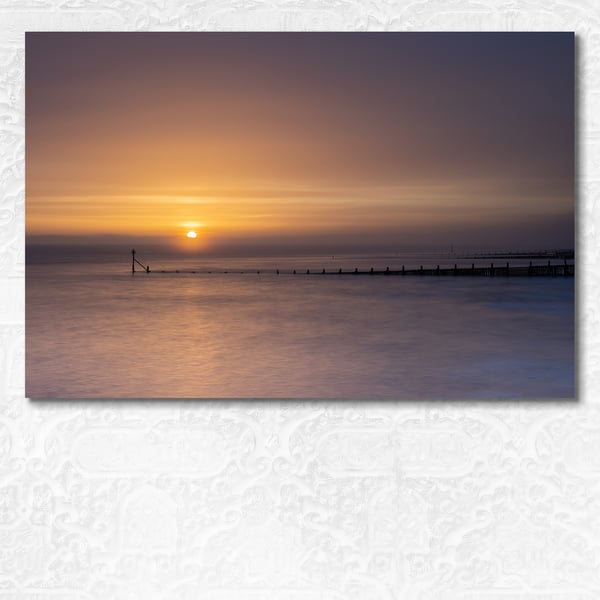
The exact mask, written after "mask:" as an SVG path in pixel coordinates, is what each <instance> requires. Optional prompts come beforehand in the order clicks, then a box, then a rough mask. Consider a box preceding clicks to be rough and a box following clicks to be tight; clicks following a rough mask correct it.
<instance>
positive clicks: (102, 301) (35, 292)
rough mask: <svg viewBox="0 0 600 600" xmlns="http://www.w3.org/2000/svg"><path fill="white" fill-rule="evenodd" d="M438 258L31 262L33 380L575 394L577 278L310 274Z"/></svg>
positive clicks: (115, 394)
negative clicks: (133, 267)
mask: <svg viewBox="0 0 600 600" xmlns="http://www.w3.org/2000/svg"><path fill="white" fill-rule="evenodd" d="M425 258H428V259H430V260H426V261H425V262H423V261H424V260H425ZM431 259H432V257H413V260H412V262H411V260H406V258H405V257H402V258H400V257H393V258H390V257H387V258H381V259H379V260H376V259H373V258H371V259H358V258H352V259H342V260H341V259H339V258H335V259H333V258H332V257H329V258H328V260H326V261H325V260H322V259H285V260H277V261H271V260H268V259H256V260H253V261H249V260H235V259H228V260H213V261H205V262H204V263H201V262H200V261H198V260H196V261H190V260H187V261H182V260H177V261H173V260H164V261H161V262H160V264H155V265H152V267H153V268H154V269H165V270H167V269H175V268H180V269H196V270H198V271H202V273H196V274H183V273H179V274H166V273H164V274H161V273H158V272H153V273H150V274H149V275H146V274H144V273H138V274H136V275H135V276H132V275H131V273H130V271H129V270H130V265H129V263H128V260H127V258H126V257H125V259H124V260H123V261H121V262H103V263H95V264H94V263H90V264H83V263H82V264H68V263H63V264H56V263H50V264H28V267H27V296H26V303H27V304H26V306H27V312H26V356H27V365H26V367H27V369H26V378H27V379H26V394H27V396H28V397H32V398H90V397H110V398H126V397H133V398H141V397H165V398H166V397H185V398H196V397H215V398H216V397H271V398H273V397H311V398H365V399H369V398H398V399H425V398H435V399H452V398H457V399H471V398H473V399H475V398H565V397H573V395H574V282H573V278H561V277H556V278H531V279H529V278H509V279H506V278H502V277H496V278H479V277H475V278H470V277H457V278H454V277H440V278H436V277H424V278H419V277H364V276H361V277H352V276H342V277H337V276H334V275H329V276H326V277H322V276H318V275H311V276H306V275H305V274H304V273H305V272H306V269H307V268H311V269H312V270H313V271H315V270H321V268H323V267H325V268H327V269H337V268H339V267H340V266H341V267H343V268H344V269H353V268H354V267H355V266H357V267H359V268H365V267H367V268H368V267H370V266H374V267H375V268H376V269H378V268H381V269H384V268H385V267H386V266H390V268H391V269H394V268H398V267H399V266H401V264H406V266H407V268H408V267H409V266H418V263H420V262H423V264H425V265H426V266H428V265H434V264H437V263H436V262H435V261H432V260H431ZM438 262H441V264H442V265H443V264H449V263H448V262H447V261H446V262H444V261H443V260H442V261H439V260H438ZM471 262H472V261H471V260H470V259H469V261H468V264H470V263H471ZM476 262H477V261H476ZM481 262H483V263H485V264H488V263H489V260H485V261H481ZM504 262H505V261H504ZM527 262H528V261H527ZM542 262H543V261H542ZM502 263H503V261H501V260H498V264H499V265H500V264H502ZM513 263H514V264H516V261H511V264H513ZM465 264H466V263H465ZM275 268H280V270H281V274H280V275H276V274H275V272H274V269H275ZM294 268H296V269H298V275H295V276H294V275H292V274H291V270H292V269H294ZM257 269H260V270H261V273H260V274H257V273H256V270H257ZM209 270H211V271H212V273H210V274H209V273H208V272H207V271H209ZM224 270H227V271H229V272H228V273H227V274H224V273H223V272H222V271H224ZM241 271H243V274H242V273H241Z"/></svg>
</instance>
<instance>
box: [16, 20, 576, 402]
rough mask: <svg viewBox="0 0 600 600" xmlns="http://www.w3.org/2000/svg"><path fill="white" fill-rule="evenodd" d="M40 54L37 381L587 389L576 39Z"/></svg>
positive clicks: (489, 392) (32, 70) (30, 389)
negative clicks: (578, 380) (580, 377)
mask: <svg viewBox="0 0 600 600" xmlns="http://www.w3.org/2000/svg"><path fill="white" fill-rule="evenodd" d="M25 59H26V90H25V91H26V395H27V396H28V397H30V398H33V399H45V398H299V399H303V398H340V399H365V400H370V399H392V400H455V399H466V400H471V399H472V400H479V399H489V400H505V399H534V398H535V399H555V398H573V397H574V396H575V344H574V338H575V324H574V287H575V286H574V282H575V254H574V248H575V238H574V236H575V227H574V220H575V219H574V214H575V213H574V206H575V198H574V168H575V167H574V123H575V120H574V103H575V98H574V36H573V34H572V33H560V32H559V33H233V32H231V33H214V32H211V33H208V32H206V33H53V32H39V33H37V32H36V33H28V34H27V35H26V57H25Z"/></svg>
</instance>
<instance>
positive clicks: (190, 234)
mask: <svg viewBox="0 0 600 600" xmlns="http://www.w3.org/2000/svg"><path fill="white" fill-rule="evenodd" d="M185 235H186V236H187V237H189V238H190V239H192V240H193V239H195V238H197V237H198V234H197V233H196V232H195V231H188V232H187V233H186V234H185Z"/></svg>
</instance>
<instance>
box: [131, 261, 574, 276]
mask: <svg viewBox="0 0 600 600" xmlns="http://www.w3.org/2000/svg"><path fill="white" fill-rule="evenodd" d="M132 272H133V273H135V272H137V271H132ZM142 272H144V273H146V274H150V273H173V274H194V275H195V274H206V275H210V274H213V273H214V274H216V273H220V274H240V275H242V274H244V273H248V274H250V273H254V274H256V275H260V274H261V271H260V270H253V269H250V270H246V271H242V270H237V269H227V270H210V271H206V270H190V269H175V270H165V269H158V270H156V271H150V268H149V267H145V266H144V267H143V271H142ZM262 273H264V274H273V275H280V274H281V275H293V276H296V277H300V276H302V275H310V276H312V277H319V276H321V277H322V276H323V275H328V276H334V275H337V276H338V277H340V276H342V277H348V276H359V275H360V276H370V277H559V276H560V277H565V276H566V277H573V276H574V275H575V265H574V264H568V263H567V262H566V261H565V262H563V263H555V264H552V263H551V262H550V261H548V263H547V264H542V265H540V264H538V265H534V264H532V263H530V264H529V265H525V266H524V265H513V266H511V265H510V263H504V264H497V263H490V264H489V265H487V266H482V265H478V266H475V263H471V265H468V266H465V265H460V266H459V265H458V264H456V265H454V266H453V267H446V266H444V267H440V266H439V265H436V266H435V267H432V266H427V267H425V266H420V267H419V268H413V267H411V268H409V269H407V268H405V267H404V266H403V267H402V268H400V269H390V268H389V267H386V268H385V269H375V268H370V269H366V270H364V269H362V270H361V269H358V267H356V268H354V269H350V270H343V269H341V268H338V269H334V270H327V269H313V270H312V271H311V270H310V269H293V270H286V269H276V270H273V271H270V270H263V271H262Z"/></svg>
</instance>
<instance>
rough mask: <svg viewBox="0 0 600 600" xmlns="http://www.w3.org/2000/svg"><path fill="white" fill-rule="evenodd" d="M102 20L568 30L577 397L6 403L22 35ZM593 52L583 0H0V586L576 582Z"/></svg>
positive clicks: (590, 398) (211, 592) (585, 556)
mask: <svg viewBox="0 0 600 600" xmlns="http://www.w3.org/2000/svg"><path fill="white" fill-rule="evenodd" d="M242 6H243V8H240V7H242ZM108 29H115V30H130V29H153V30H199V29H231V30H240V29H265V30H272V29H283V30H302V29H322V30H338V29H340V30H356V29H363V30H364V29H369V30H384V29H389V30H441V29H446V30H448V29H450V30H501V31H505V30H573V31H575V32H576V34H577V40H578V51H577V54H578V88H579V89H578V97H579V103H578V119H579V139H578V172H579V179H578V181H579V183H578V239H579V247H578V322H579V328H578V347H579V357H578V358H579V389H578V401H577V402H573V403H563V404H561V403H547V402H543V401H540V402H533V403H527V404H516V403H515V404H507V403H490V404H477V403H475V404H474V403H442V402H440V403H421V404H418V403H393V402H388V403H372V402H362V403H359V402H353V403H348V402H346V403H343V402H339V403H331V402H237V403H228V402H215V401H209V402H168V401H154V402H111V401H105V402H37V403H33V402H30V401H28V400H26V399H24V396H23V394H24V391H23V389H24V385H23V381H24V373H23V370H24V367H23V363H24V291H23V288H24V183H23V181H24V108H23V107H24V80H23V59H24V49H23V47H24V36H23V32H24V31H27V30H29V31H35V30H85V31H87V30H108ZM599 67H600V5H599V4H597V3H595V2H594V1H593V0H589V1H586V0H556V1H550V2H542V1H541V0H531V1H530V2H517V1H516V0H507V1H505V2H491V1H489V0H453V1H450V2H448V1H442V0H418V1H413V2H361V1H360V0H338V1H337V2H327V3H324V2H318V1H317V0H288V1H287V2H284V1H279V2H275V1H271V2H265V1H264V0H256V1H254V2H246V3H239V2H236V1H234V0H225V1H221V2H217V1H216V0H202V1H200V0H189V1H188V2H186V3H180V4H179V5H178V3H170V2H167V1H166V0H155V1H153V2H148V3H142V2H139V1H138V0H100V2H95V3H87V4H86V3H81V2H78V1H77V0H63V1H59V0H24V1H19V2H16V1H12V2H11V1H10V0H6V1H5V2H3V3H2V6H1V7H0V115H1V118H0V181H1V189H2V196H1V198H0V236H1V237H0V289H1V290H2V293H1V294H0V600H4V599H8V598H10V599H17V598H18V599H24V600H25V599H26V600H33V599H36V600H37V599H40V600H42V599H46V598H48V599H53V598H61V599H62V598H65V599H80V598H82V599H83V598H98V599H109V598H110V599H113V598H114V599H119V600H120V599H126V598H143V599H163V598H164V599H171V598H182V599H192V598H203V599H211V600H212V599H225V598H227V599H229V598H232V599H243V600H247V599H248V600H249V599H252V600H258V599H261V600H262V599H283V600H292V599H294V600H300V599H301V600H305V599H319V600H338V599H350V600H359V599H360V600H367V599H368V600H375V599H377V600H388V599H409V600H411V599H419V600H434V599H436V600H437V599H452V600H454V599H456V600H458V599H461V600H466V599H473V600H474V599H482V600H492V599H493V600H496V599H507V598H516V599H519V600H523V599H527V600H542V599H544V600H547V599H553V600H574V599H584V598H585V599H588V598H589V599H591V598H597V597H599V596H600V411H599V410H598V400H599V397H600V360H599V356H600V344H599V339H600V338H599V336H598V324H599V310H598V304H597V301H596V298H597V296H598V291H599V289H600V288H599V285H598V283H599V277H600V271H599V270H598V268H597V266H598V264H599V263H600V261H599V255H600V244H598V234H597V229H596V228H597V225H598V223H600V220H599V218H598V217H599V212H600V201H599V200H598V198H599V190H600V151H599V149H600V69H599ZM549 368H551V366H549Z"/></svg>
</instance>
